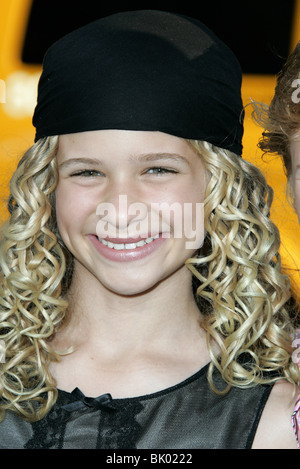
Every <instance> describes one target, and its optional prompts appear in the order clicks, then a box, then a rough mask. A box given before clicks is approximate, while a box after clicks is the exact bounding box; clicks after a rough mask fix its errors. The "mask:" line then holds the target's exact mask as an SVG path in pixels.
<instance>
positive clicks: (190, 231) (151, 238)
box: [0, 10, 298, 449]
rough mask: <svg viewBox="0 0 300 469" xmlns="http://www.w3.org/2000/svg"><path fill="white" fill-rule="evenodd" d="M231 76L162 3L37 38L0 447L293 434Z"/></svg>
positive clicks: (278, 317) (10, 270) (11, 279)
mask: <svg viewBox="0 0 300 469" xmlns="http://www.w3.org/2000/svg"><path fill="white" fill-rule="evenodd" d="M240 85H241V71H240V67H239V65H238V63H237V61H236V59H235V57H234V56H233V54H232V53H231V51H230V50H229V49H228V48H227V47H226V46H225V45H224V44H223V43H222V42H221V41H219V39H218V38H216V37H215V36H214V34H213V33H212V32H211V31H209V30H208V29H207V28H206V27H205V26H204V25H202V24H201V23H199V22H198V21H196V20H194V19H190V18H186V17H182V16H179V15H176V14H169V13H165V12H159V11H146V10H142V11H136V12H130V13H120V14H116V15H113V16H110V17H107V18H104V19H101V20H99V21H96V22H94V23H92V24H90V25H87V26H85V27H83V28H81V29H79V30H77V31H75V32H73V33H71V34H70V35H68V36H66V37H65V38H63V39H61V40H60V41H58V42H57V43H56V44H54V45H53V46H52V47H51V48H50V50H49V51H48V53H47V54H46V57H45V60H44V68H43V74H42V76H41V79H40V83H39V92H38V103H37V107H36V110H35V114H34V119H33V122H34V125H35V126H36V143H35V144H34V145H33V146H32V148H30V149H29V150H28V152H27V153H26V154H25V155H24V156H23V158H22V159H21V161H20V164H19V166H18V169H17V171H16V173H15V174H14V176H13V178H12V181H11V197H10V200H9V208H10V213H11V217H10V220H9V222H8V223H7V225H6V226H5V227H4V230H3V240H2V244H1V300H0V301H1V313H0V314H1V316H0V317H1V332H0V339H1V340H2V341H3V343H4V344H5V362H4V363H2V364H1V375H0V376H1V407H0V408H1V418H2V422H1V423H0V435H1V438H0V447H1V448H65V449H68V448H113V449H120V448H151V449H153V448H160V449H162V448H166V449H176V448H177V449H192V448H293V447H295V446H296V444H295V441H294V435H293V429H292V425H291V417H290V416H291V413H292V406H293V402H292V399H293V393H294V391H295V385H296V383H297V380H298V373H297V366H296V364H295V363H294V362H293V361H292V359H291V353H292V346H291V336H292V335H293V333H294V328H293V323H292V316H291V315H290V312H289V310H288V307H287V306H286V305H287V301H288V299H289V297H290V285H289V281H288V279H287V277H286V276H284V275H283V274H282V272H281V265H280V257H279V254H278V248H279V236H278V231H277V229H276V227H275V226H274V224H273V223H272V222H271V221H270V219H269V210H270V205H271V200H272V191H271V189H270V188H269V187H268V186H267V184H266V182H265V180H264V178H263V176H262V175H261V173H260V172H259V170H258V169H256V168H255V167H254V166H252V165H251V164H249V163H248V162H247V161H245V160H243V159H242V158H241V153H242V144H241V141H242V134H243V124H242V102H241V96H240ZM203 204H204V212H203V210H202V208H203Z"/></svg>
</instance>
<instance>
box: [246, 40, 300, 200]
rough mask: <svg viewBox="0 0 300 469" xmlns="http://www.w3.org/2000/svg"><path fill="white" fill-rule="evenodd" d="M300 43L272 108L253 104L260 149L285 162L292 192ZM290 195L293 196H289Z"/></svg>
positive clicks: (299, 132) (298, 132)
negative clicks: (275, 155)
mask: <svg viewBox="0 0 300 469" xmlns="http://www.w3.org/2000/svg"><path fill="white" fill-rule="evenodd" d="M299 88H300V42H298V44H297V46H296V47H295V49H294V51H293V52H292V54H291V55H290V56H289V57H288V59H287V61H286V63H285V64H284V66H283V68H282V70H281V71H280V73H279V74H278V77H277V83H276V87H275V94H274V97H273V99H272V101H271V104H270V106H267V105H260V104H256V103H254V112H253V117H254V120H255V121H256V122H258V123H259V124H260V125H261V126H262V127H263V128H264V132H263V134H262V138H261V139H260V141H259V144H258V146H259V147H260V148H261V150H262V151H263V152H264V153H274V154H277V155H280V156H281V157H282V159H283V163H284V167H285V171H286V175H287V178H288V183H289V189H290V190H291V191H292V190H293V188H292V181H291V172H292V163H291V154H290V143H291V141H292V140H293V139H294V138H297V137H298V138H299V137H300V102H299V98H300V92H299ZM289 195H291V193H290V194H289Z"/></svg>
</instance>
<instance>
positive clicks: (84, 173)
mask: <svg viewBox="0 0 300 469" xmlns="http://www.w3.org/2000/svg"><path fill="white" fill-rule="evenodd" d="M145 173H146V174H155V175H157V176H159V175H162V174H168V173H171V174H177V173H178V171H176V170H175V169H170V168H165V167H163V166H154V167H152V168H149V169H147V170H146V171H145ZM98 175H101V176H102V175H103V173H101V171H97V170H95V169H83V170H81V171H77V172H75V173H73V174H71V177H75V176H77V177H78V176H79V177H95V176H98Z"/></svg>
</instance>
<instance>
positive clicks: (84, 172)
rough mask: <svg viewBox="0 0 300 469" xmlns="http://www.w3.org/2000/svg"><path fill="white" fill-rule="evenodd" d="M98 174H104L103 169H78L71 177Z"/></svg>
mask: <svg viewBox="0 0 300 469" xmlns="http://www.w3.org/2000/svg"><path fill="white" fill-rule="evenodd" d="M96 175H102V173H101V171H96V170H95V169H83V170H82V171H77V172H76V173H73V174H71V177H74V176H82V177H95V176H96Z"/></svg>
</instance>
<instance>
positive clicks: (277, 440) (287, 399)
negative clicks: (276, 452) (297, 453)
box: [252, 380, 298, 449]
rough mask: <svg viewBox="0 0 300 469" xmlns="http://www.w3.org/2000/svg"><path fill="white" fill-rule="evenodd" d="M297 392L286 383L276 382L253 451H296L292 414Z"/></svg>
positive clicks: (261, 420)
mask: <svg viewBox="0 0 300 469" xmlns="http://www.w3.org/2000/svg"><path fill="white" fill-rule="evenodd" d="M297 397H298V391H297V390H296V392H295V388H294V386H293V385H292V384H290V383H288V382H287V381H283V380H282V381H278V382H277V383H276V384H275V385H274V387H273V389H272V392H271V394H270V397H269V399H268V401H267V403H266V406H265V408H264V410H263V413H262V416H261V419H260V423H259V425H258V429H257V432H256V435H255V439H254V443H253V446H252V448H253V449H297V443H296V437H295V433H294V430H293V425H292V413H293V410H294V407H295V403H296V400H297Z"/></svg>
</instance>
